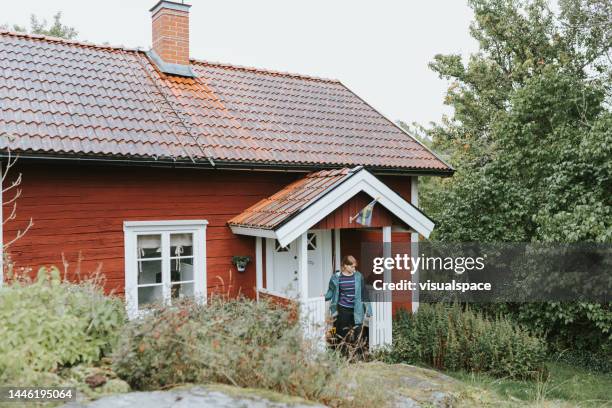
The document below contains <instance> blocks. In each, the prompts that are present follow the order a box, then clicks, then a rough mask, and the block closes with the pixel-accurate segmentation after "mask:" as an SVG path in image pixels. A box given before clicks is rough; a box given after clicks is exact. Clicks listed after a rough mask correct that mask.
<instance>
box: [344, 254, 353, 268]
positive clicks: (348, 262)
mask: <svg viewBox="0 0 612 408" xmlns="http://www.w3.org/2000/svg"><path fill="white" fill-rule="evenodd" d="M342 265H355V266H356V265H357V260H356V259H355V257H354V256H353V255H346V256H345V257H344V258H342Z"/></svg>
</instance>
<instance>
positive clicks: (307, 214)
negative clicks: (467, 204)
mask: <svg viewBox="0 0 612 408" xmlns="http://www.w3.org/2000/svg"><path fill="white" fill-rule="evenodd" d="M362 191H363V192H365V193H366V194H368V195H370V196H371V197H380V198H379V200H378V203H379V204H380V205H382V206H383V207H385V208H386V209H387V210H389V211H390V212H391V213H393V214H394V215H395V216H396V217H398V218H399V219H400V220H402V221H403V222H404V223H406V224H407V225H409V226H410V227H412V228H413V229H414V230H415V231H417V232H418V233H419V234H421V235H423V236H424V237H426V238H427V237H429V234H431V231H432V230H433V228H434V226H435V224H434V223H433V222H432V221H431V220H430V219H429V218H427V217H426V216H425V215H424V214H423V213H422V212H421V211H419V210H418V209H417V208H416V207H415V206H413V205H412V204H411V203H409V202H408V201H406V200H404V199H403V198H402V197H401V196H400V195H399V194H397V193H396V192H395V191H393V190H391V189H390V188H389V187H388V186H387V185H386V184H384V183H383V182H382V181H380V180H379V179H377V178H376V177H375V176H373V175H372V174H371V173H370V172H368V171H367V170H365V169H362V170H360V171H358V172H357V173H355V174H354V175H353V176H351V177H348V178H347V179H346V180H345V181H343V182H342V183H341V184H339V185H337V186H336V187H335V188H334V189H332V190H331V191H329V192H328V193H327V194H324V195H323V196H321V197H320V198H319V199H317V200H316V201H315V202H314V203H312V204H311V205H309V206H308V207H306V209H304V210H302V211H301V212H300V213H298V214H297V215H296V216H295V217H293V218H292V219H290V220H289V221H288V222H287V223H285V224H283V225H282V226H281V227H280V228H278V229H277V230H274V231H273V230H264V229H258V228H246V227H241V226H231V229H232V232H234V233H235V234H243V235H253V236H262V237H267V238H276V239H278V241H279V242H280V244H281V245H287V244H289V243H290V242H293V241H294V240H295V239H296V238H297V237H299V236H300V235H301V234H303V233H304V232H305V231H308V230H309V229H310V228H311V227H312V226H313V225H315V224H316V223H317V222H319V221H320V220H322V219H323V218H325V217H326V216H327V215H329V214H330V213H331V212H332V211H334V210H335V209H337V208H338V207H340V206H341V205H342V204H344V203H345V202H347V201H348V200H350V199H351V198H352V197H354V196H355V195H356V194H358V193H360V192H362Z"/></svg>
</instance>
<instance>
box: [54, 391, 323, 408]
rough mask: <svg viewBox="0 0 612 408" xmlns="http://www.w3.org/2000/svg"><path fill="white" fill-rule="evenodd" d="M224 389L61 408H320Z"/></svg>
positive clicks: (139, 394)
mask: <svg viewBox="0 0 612 408" xmlns="http://www.w3.org/2000/svg"><path fill="white" fill-rule="evenodd" d="M258 391H259V390H249V389H239V388H237V387H227V386H214V387H208V386H195V387H189V388H177V389H172V390H168V391H151V392H130V393H127V394H118V395H112V396H107V397H103V398H100V399H99V400H96V401H92V402H80V403H78V402H77V403H70V404H67V405H64V408H128V407H146V408H170V407H172V408H196V407H197V408H199V407H207V408H240V407H245V408H247V407H248V408H251V407H252V408H317V407H320V408H323V405H315V404H312V403H309V402H308V401H305V400H302V399H299V398H292V397H287V396H283V395H281V394H276V393H272V392H264V395H265V396H262V395H260V393H259V392H258Z"/></svg>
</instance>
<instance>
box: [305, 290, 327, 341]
mask: <svg viewBox="0 0 612 408" xmlns="http://www.w3.org/2000/svg"><path fill="white" fill-rule="evenodd" d="M300 315H301V316H300V318H301V321H302V324H303V327H304V335H305V336H306V338H309V339H313V340H315V341H316V342H317V345H318V347H320V348H322V349H323V348H325V329H326V325H325V324H326V323H325V298H324V297H313V298H308V299H306V300H304V301H302V302H301V304H300Z"/></svg>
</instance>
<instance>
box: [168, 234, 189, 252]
mask: <svg viewBox="0 0 612 408" xmlns="http://www.w3.org/2000/svg"><path fill="white" fill-rule="evenodd" d="M192 255H193V234H191V233H189V234H170V256H192Z"/></svg>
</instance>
